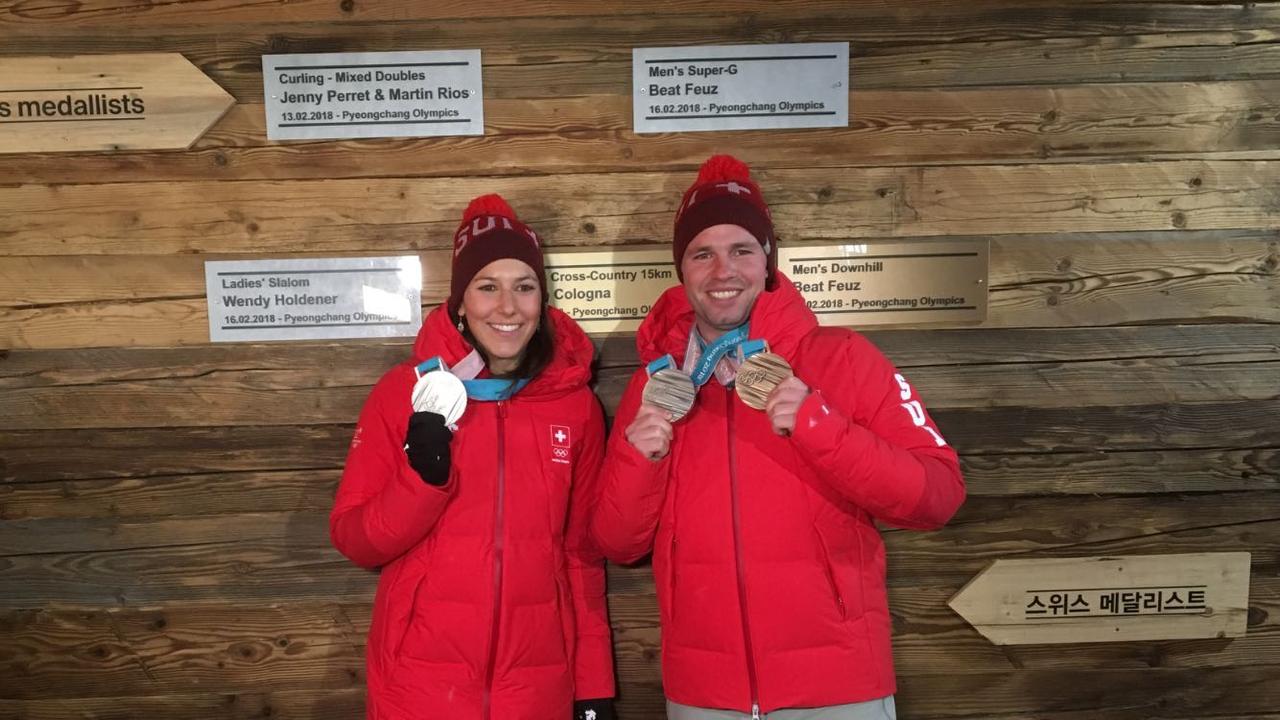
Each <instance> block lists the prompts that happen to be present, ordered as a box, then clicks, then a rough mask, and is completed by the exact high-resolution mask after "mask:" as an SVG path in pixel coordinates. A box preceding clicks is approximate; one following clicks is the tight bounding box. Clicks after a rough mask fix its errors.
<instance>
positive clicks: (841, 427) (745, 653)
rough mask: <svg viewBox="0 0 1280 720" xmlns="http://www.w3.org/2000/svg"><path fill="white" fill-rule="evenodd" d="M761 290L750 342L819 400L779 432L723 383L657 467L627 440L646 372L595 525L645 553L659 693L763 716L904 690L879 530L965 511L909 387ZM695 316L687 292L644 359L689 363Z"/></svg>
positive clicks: (653, 334)
mask: <svg viewBox="0 0 1280 720" xmlns="http://www.w3.org/2000/svg"><path fill="white" fill-rule="evenodd" d="M776 281H777V283H776V289H775V290H773V291H769V292H762V293H761V294H760V296H759V298H758V299H757V301H756V303H755V306H754V308H753V309H752V312H751V317H750V320H749V323H750V337H752V338H764V339H766V340H768V342H769V347H770V349H771V350H772V352H774V353H776V354H778V355H781V356H782V357H783V358H785V359H786V360H787V361H788V363H790V365H791V367H792V368H793V369H794V370H795V374H796V376H797V377H798V378H799V379H800V380H802V381H804V382H805V383H806V384H807V385H808V386H809V387H810V389H811V390H812V392H811V394H810V395H809V397H808V398H807V399H806V400H805V402H804V404H803V405H802V406H801V409H800V412H799V414H798V416H797V418H796V426H795V430H794V432H793V433H792V434H791V435H790V436H789V437H782V436H779V435H776V434H775V433H774V432H773V430H772V428H771V426H770V423H769V419H768V417H767V416H766V415H765V413H764V412H762V411H758V410H753V409H752V408H750V407H748V406H747V405H745V404H743V402H742V401H741V400H740V399H739V398H738V396H737V395H736V394H735V393H734V391H733V390H732V389H730V388H726V387H724V386H722V385H721V384H720V383H719V382H717V380H716V379H715V378H714V377H713V378H712V379H711V380H710V381H708V382H707V384H706V385H704V386H703V387H702V388H701V390H700V391H699V392H698V396H697V401H696V404H695V406H694V408H693V410H692V411H691V412H690V413H689V415H688V416H686V417H685V418H684V419H683V420H681V421H679V422H677V423H676V424H675V425H674V426H673V427H674V437H673V440H672V443H671V450H670V452H669V453H668V454H667V456H666V457H665V458H664V459H662V460H661V461H658V462H653V461H650V460H648V459H647V458H645V457H644V456H642V455H641V454H640V453H639V452H637V451H636V449H635V448H634V447H632V446H631V445H630V443H628V442H627V440H626V437H625V430H626V428H627V426H628V425H630V424H631V421H632V420H633V419H634V418H635V415H636V412H637V410H638V409H639V405H640V397H641V393H642V391H643V389H644V384H645V380H646V375H645V372H644V370H643V369H641V370H640V371H638V372H637V373H636V374H635V376H634V377H632V379H631V384H630V385H629V386H628V387H627V390H626V393H625V395H624V396H623V399H622V403H621V405H620V406H619V408H618V413H617V415H616V418H615V424H614V428H613V433H612V435H611V437H610V439H609V445H608V450H607V453H606V459H605V466H604V469H603V470H602V478H601V493H602V495H601V499H600V502H599V504H598V506H597V508H596V512H595V513H594V515H593V518H592V530H593V533H594V535H595V537H596V539H597V541H598V542H599V544H600V547H601V548H602V549H604V551H605V554H606V555H607V556H608V557H609V558H610V559H611V560H615V561H617V562H624V563H625V562H634V561H635V560H637V559H639V558H640V557H642V556H643V555H644V554H645V553H647V552H649V551H650V550H651V549H652V551H653V572H654V576H655V580H656V585H657V590H658V603H659V607H660V609H661V621H662V683H663V688H664V690H665V692H666V695H667V697H668V698H670V699H671V700H674V701H676V702H678V703H681V704H684V705H692V706H697V707H704V708H722V709H731V710H737V711H739V712H748V713H749V712H751V711H752V709H753V707H752V706H753V705H756V706H758V709H759V711H761V712H771V711H773V710H776V709H779V708H801V707H816V706H825V705H838V704H843V703H854V702H861V701H865V700H873V699H876V698H881V697H884V696H887V695H890V694H893V693H894V692H895V682H894V673H893V657H892V653H891V649H890V618H889V609H888V602H887V599H886V593H885V552H884V543H883V542H882V541H881V538H880V534H879V532H877V530H876V526H875V524H874V522H875V521H876V520H881V521H884V522H886V523H889V524H892V525H897V526H900V527H906V528H915V529H931V528H937V527H939V526H941V525H942V524H944V523H945V522H946V521H947V520H948V519H949V518H950V517H951V516H952V514H954V513H955V511H956V509H957V508H958V507H959V506H960V503H961V502H962V501H963V499H964V481H963V480H962V478H961V475H960V468H959V463H958V460H957V457H956V453H955V451H954V450H952V449H951V447H950V446H948V445H946V444H945V442H944V441H943V439H942V437H941V436H940V435H938V434H937V429H936V428H935V427H934V426H933V423H932V421H931V420H930V419H929V417H928V415H927V414H926V413H925V411H924V409H923V407H922V406H921V405H920V402H919V399H918V397H917V396H916V394H915V391H914V390H913V389H912V388H911V387H910V385H908V384H907V382H906V380H905V379H903V378H902V376H901V375H899V374H898V373H897V371H896V370H895V369H894V367H893V365H892V364H891V363H890V362H889V361H888V360H887V359H886V358H885V357H884V356H883V355H882V354H881V353H880V352H879V351H878V350H877V349H876V348H875V347H874V346H873V345H872V344H871V343H870V342H868V341H867V340H866V339H864V338H863V337H862V336H861V335H858V334H857V333H855V332H853V331H851V330H847V329H843V328H824V327H819V326H818V324H817V320H816V319H815V317H814V315H813V313H812V312H811V311H810V310H809V308H808V307H807V306H806V305H805V302H804V299H803V298H802V297H801V295H800V293H799V292H798V291H797V290H796V289H795V286H794V285H792V284H791V282H790V281H789V280H787V278H786V277H785V276H783V275H782V274H781V273H778V274H777V276H776ZM693 323H694V314H693V310H692V308H691V307H690V305H689V302H688V300H687V299H686V296H685V291H684V288H683V287H682V286H676V287H673V288H671V289H669V290H668V291H667V292H666V293H664V294H663V296H662V297H661V298H660V299H659V300H658V302H657V304H655V305H654V307H653V309H652V310H651V311H650V312H649V315H648V317H647V318H646V319H645V321H644V323H643V324H642V325H641V327H640V330H639V332H638V334H637V337H636V344H637V346H638V347H639V351H640V359H641V362H642V363H648V362H649V361H651V360H653V359H655V358H657V357H660V356H662V355H664V354H668V353H670V354H671V355H672V357H674V358H676V359H677V362H680V361H681V359H682V358H683V357H684V354H685V349H686V344H687V342H688V339H689V333H690V332H691V330H692V328H693Z"/></svg>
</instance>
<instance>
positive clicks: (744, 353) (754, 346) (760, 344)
mask: <svg viewBox="0 0 1280 720" xmlns="http://www.w3.org/2000/svg"><path fill="white" fill-rule="evenodd" d="M768 349H769V343H767V342H765V341H764V340H761V339H759V338H757V339H755V340H747V341H745V342H743V343H742V344H741V345H739V346H738V358H739V359H740V360H746V359H747V358H749V357H751V356H752V355H755V354H756V353H762V352H765V351H766V350H768Z"/></svg>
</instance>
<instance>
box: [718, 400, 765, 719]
mask: <svg viewBox="0 0 1280 720" xmlns="http://www.w3.org/2000/svg"><path fill="white" fill-rule="evenodd" d="M725 402H726V403H727V408H726V416H727V417H728V420H729V424H728V428H729V493H730V499H731V501H732V506H733V554H734V557H735V558H736V560H737V562H738V609H739V610H741V612H742V641H743V645H744V646H745V647H746V655H747V683H748V684H749V685H750V687H751V720H760V690H759V684H758V683H757V682H756V658H755V651H754V650H753V649H752V645H751V616H750V615H749V614H748V613H747V565H746V561H745V560H743V558H742V520H741V516H742V513H741V511H740V509H739V507H738V453H737V451H736V450H735V449H734V445H733V438H734V420H733V405H734V403H733V389H732V388H728V387H726V388H725Z"/></svg>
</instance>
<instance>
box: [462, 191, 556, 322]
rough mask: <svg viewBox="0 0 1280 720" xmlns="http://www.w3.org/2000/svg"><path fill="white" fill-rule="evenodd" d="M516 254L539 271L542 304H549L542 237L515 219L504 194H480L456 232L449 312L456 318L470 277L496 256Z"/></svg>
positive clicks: (463, 216)
mask: <svg viewBox="0 0 1280 720" xmlns="http://www.w3.org/2000/svg"><path fill="white" fill-rule="evenodd" d="M503 258H514V259H516V260H520V261H523V262H524V263H525V264H526V265H528V266H529V267H531V268H533V271H534V272H535V273H537V276H538V283H539V285H541V287H542V304H543V305H546V304H547V273H546V270H545V269H544V268H543V265H542V240H540V239H539V238H538V234H537V233H535V232H534V231H533V228H531V227H529V226H528V225H525V224H524V223H522V222H520V221H519V220H518V219H516V213H515V211H514V210H512V209H511V206H510V205H508V204H507V201H506V200H503V199H502V196H501V195H497V194H493V195H481V196H480V197H478V198H476V199H475V200H472V201H471V204H470V205H467V210H466V212H464V213H462V224H461V225H459V226H458V232H456V233H454V235H453V269H452V274H451V276H450V278H449V315H450V316H451V317H453V318H454V319H455V320H456V319H457V317H458V308H459V307H460V306H461V305H462V295H463V293H465V292H466V290H467V285H468V284H469V283H470V282H471V278H473V277H475V276H476V273H478V272H480V270H481V269H483V268H484V266H485V265H488V264H489V263H491V262H493V261H494V260H501V259H503Z"/></svg>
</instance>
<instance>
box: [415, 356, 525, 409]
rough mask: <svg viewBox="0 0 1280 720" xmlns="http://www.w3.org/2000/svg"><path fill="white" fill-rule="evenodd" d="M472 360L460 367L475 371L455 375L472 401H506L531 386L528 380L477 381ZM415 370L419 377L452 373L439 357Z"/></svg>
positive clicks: (490, 379)
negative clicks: (438, 371)
mask: <svg viewBox="0 0 1280 720" xmlns="http://www.w3.org/2000/svg"><path fill="white" fill-rule="evenodd" d="M471 352H472V354H474V355H476V357H479V353H477V352H476V351H475V350H472V351H471ZM470 359H471V355H468V356H467V357H465V358H463V359H462V361H461V362H459V363H458V366H459V368H461V367H462V366H463V365H466V366H468V367H470V368H475V369H474V370H472V371H471V372H456V373H454V374H455V375H457V376H458V379H459V380H461V381H462V386H463V387H464V388H466V389H467V397H469V398H471V399H472V400H486V401H492V400H506V399H508V398H510V397H511V396H512V395H515V394H516V393H518V392H520V390H521V388H523V387H524V386H525V385H528V384H529V380H528V378H520V379H519V380H516V381H514V382H512V381H511V380H503V379H500V378H484V379H482V380H476V379H475V376H476V375H477V374H478V373H479V368H478V367H477V366H476V363H468V360H470ZM479 367H483V365H480V366H479ZM414 370H415V372H417V374H418V377H422V375H423V374H425V373H429V372H433V371H436V370H441V371H444V372H451V371H450V370H449V368H448V366H446V365H445V364H444V361H443V360H441V359H440V356H439V355H437V356H435V357H433V358H430V359H427V360H423V361H422V362H421V363H419V364H418V367H417V368H415V369H414ZM464 375H470V377H463V376H464Z"/></svg>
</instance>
